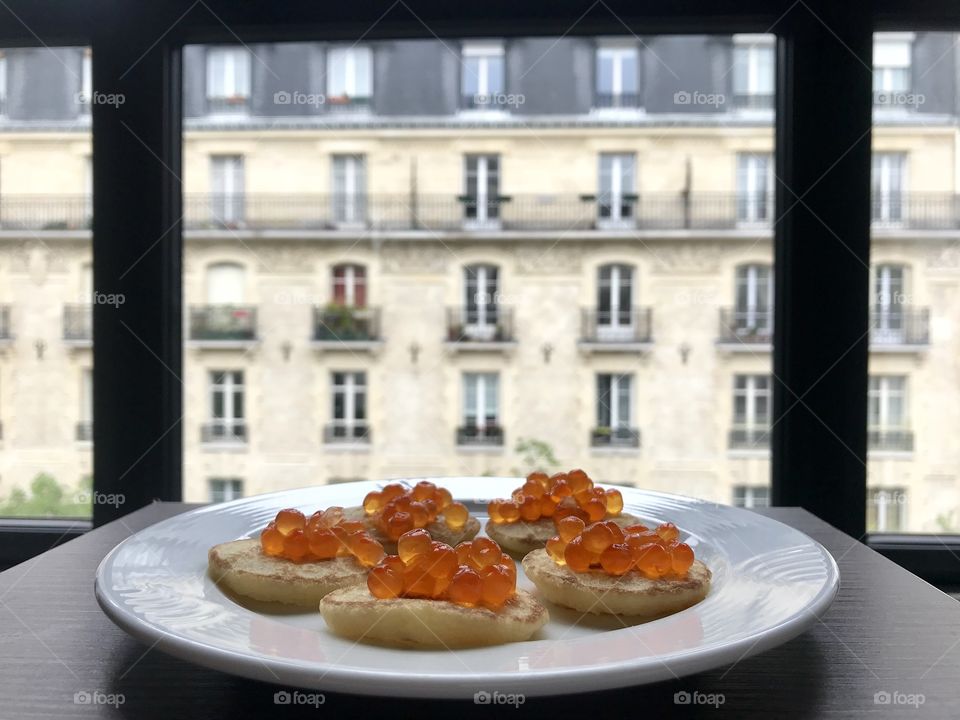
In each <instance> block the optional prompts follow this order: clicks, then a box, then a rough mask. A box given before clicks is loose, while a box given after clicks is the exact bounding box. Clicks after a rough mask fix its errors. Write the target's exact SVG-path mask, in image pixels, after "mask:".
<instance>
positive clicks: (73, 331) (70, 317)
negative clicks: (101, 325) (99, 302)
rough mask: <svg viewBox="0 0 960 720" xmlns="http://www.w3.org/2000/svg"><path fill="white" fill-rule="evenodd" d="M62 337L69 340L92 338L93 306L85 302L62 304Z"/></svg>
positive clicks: (82, 340) (77, 340) (87, 339)
mask: <svg viewBox="0 0 960 720" xmlns="http://www.w3.org/2000/svg"><path fill="white" fill-rule="evenodd" d="M63 339H64V340H69V341H71V342H89V341H91V340H93V306H91V305H89V304H87V303H74V304H70V305H64V306H63Z"/></svg>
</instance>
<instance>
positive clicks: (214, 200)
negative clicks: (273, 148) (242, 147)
mask: <svg viewBox="0 0 960 720" xmlns="http://www.w3.org/2000/svg"><path fill="white" fill-rule="evenodd" d="M210 213H211V215H212V218H211V219H212V221H213V223H214V224H215V225H217V226H220V227H238V226H239V225H242V224H243V220H244V162H243V156H242V155H211V156H210Z"/></svg>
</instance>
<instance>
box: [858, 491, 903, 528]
mask: <svg viewBox="0 0 960 720" xmlns="http://www.w3.org/2000/svg"><path fill="white" fill-rule="evenodd" d="M906 525H907V491H906V490H905V489H904V488H869V489H868V490H867V532H903V530H904V529H905V528H906Z"/></svg>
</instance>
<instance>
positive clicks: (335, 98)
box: [327, 45, 373, 110]
mask: <svg viewBox="0 0 960 720" xmlns="http://www.w3.org/2000/svg"><path fill="white" fill-rule="evenodd" d="M372 97H373V53H372V52H371V51H370V48H368V47H364V46H362V45H354V46H352V47H335V48H331V49H330V51H329V52H328V53H327V107H328V108H329V109H330V110H338V109H347V108H350V109H354V110H356V109H358V108H365V107H368V106H369V105H370V100H371V99H372Z"/></svg>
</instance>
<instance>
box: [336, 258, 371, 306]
mask: <svg viewBox="0 0 960 720" xmlns="http://www.w3.org/2000/svg"><path fill="white" fill-rule="evenodd" d="M332 275H333V304H334V305H343V306H345V307H351V308H362V307H366V305H367V269H366V268H365V267H363V265H337V266H336V267H334V268H333V273H332Z"/></svg>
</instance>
